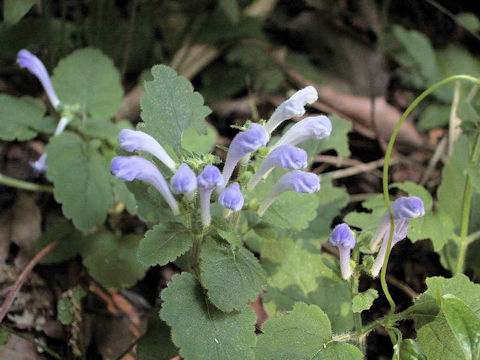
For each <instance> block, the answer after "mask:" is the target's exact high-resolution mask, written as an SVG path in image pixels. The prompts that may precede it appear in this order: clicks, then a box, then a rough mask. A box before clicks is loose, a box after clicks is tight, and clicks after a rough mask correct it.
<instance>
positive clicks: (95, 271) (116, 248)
mask: <svg viewBox="0 0 480 360" xmlns="http://www.w3.org/2000/svg"><path fill="white" fill-rule="evenodd" d="M140 239H141V238H140V237H139V236H136V235H127V236H124V237H119V236H115V235H114V234H112V233H110V232H108V231H101V232H99V233H96V234H93V235H90V236H88V237H87V238H85V242H86V245H85V247H84V248H83V249H82V256H83V265H84V266H85V267H86V268H87V269H88V273H89V274H90V275H91V276H92V277H93V278H94V279H95V280H97V281H98V282H100V284H102V285H103V286H105V287H106V288H113V289H123V288H127V287H129V286H132V285H134V284H135V283H136V282H137V281H138V280H139V279H141V278H143V276H144V275H145V271H146V269H147V267H146V266H145V265H144V264H142V263H141V262H140V261H138V260H137V247H138V243H139V242H140Z"/></svg>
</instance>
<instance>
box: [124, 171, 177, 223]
mask: <svg viewBox="0 0 480 360" xmlns="http://www.w3.org/2000/svg"><path fill="white" fill-rule="evenodd" d="M126 186H127V188H128V190H130V191H131V192H132V193H133V195H134V197H135V201H136V204H137V206H136V211H137V214H138V216H139V217H140V219H142V220H143V221H145V222H146V223H149V224H158V223H159V222H161V221H162V222H167V220H168V219H169V218H170V217H172V212H171V211H170V210H169V209H167V208H166V207H165V205H164V204H165V200H164V199H163V198H162V196H161V195H160V194H159V193H158V191H157V189H155V188H154V187H153V186H152V185H150V184H146V183H144V182H141V181H137V180H135V181H132V182H128V183H127V184H126Z"/></svg>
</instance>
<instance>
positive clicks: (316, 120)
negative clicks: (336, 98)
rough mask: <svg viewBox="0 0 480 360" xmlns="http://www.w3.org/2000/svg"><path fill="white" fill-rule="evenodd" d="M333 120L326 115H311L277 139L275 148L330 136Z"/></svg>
mask: <svg viewBox="0 0 480 360" xmlns="http://www.w3.org/2000/svg"><path fill="white" fill-rule="evenodd" d="M331 132H332V122H331V121H330V119H329V118H328V117H326V116H325V115H319V116H311V117H308V118H305V119H303V120H301V121H299V122H298V123H296V124H295V125H293V126H292V127H291V128H290V129H288V131H287V132H286V133H285V134H284V135H283V136H282V137H281V138H280V140H278V141H277V143H276V144H275V145H274V146H273V148H276V147H279V146H281V145H286V144H288V145H297V144H300V143H301V142H304V141H307V140H310V139H317V140H320V139H323V138H326V137H327V136H330V134H331Z"/></svg>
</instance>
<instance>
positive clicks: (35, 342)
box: [0, 324, 62, 360]
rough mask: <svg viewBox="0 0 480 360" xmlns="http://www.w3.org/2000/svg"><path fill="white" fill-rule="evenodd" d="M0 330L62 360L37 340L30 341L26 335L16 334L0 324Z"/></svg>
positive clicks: (16, 332)
mask: <svg viewBox="0 0 480 360" xmlns="http://www.w3.org/2000/svg"><path fill="white" fill-rule="evenodd" d="M0 330H2V331H5V332H8V333H9V334H12V335H15V336H18V337H19V338H21V339H23V340H25V341H28V342H29V343H30V344H33V345H35V346H37V347H39V348H40V349H42V350H43V351H45V352H46V353H47V354H49V355H50V356H51V357H53V358H55V359H58V360H62V358H61V357H60V355H58V354H57V353H56V352H55V351H53V350H52V349H50V348H49V347H48V346H47V345H45V344H44V343H42V342H41V341H39V340H37V339H32V338H30V337H28V336H26V335H23V334H22V333H21V332H18V331H16V330H14V329H12V328H10V327H8V326H5V325H1V324H0Z"/></svg>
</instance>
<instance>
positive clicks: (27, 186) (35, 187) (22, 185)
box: [0, 174, 53, 193]
mask: <svg viewBox="0 0 480 360" xmlns="http://www.w3.org/2000/svg"><path fill="white" fill-rule="evenodd" d="M0 184H3V185H7V186H11V187H15V188H17V189H22V190H29V191H44V192H50V193H51V192H53V187H52V186H48V185H39V184H34V183H31V182H27V181H22V180H17V179H14V178H11V177H9V176H5V175H2V174H0Z"/></svg>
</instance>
